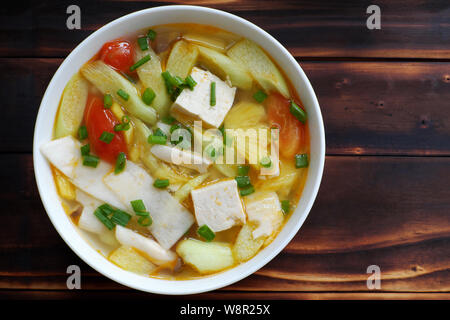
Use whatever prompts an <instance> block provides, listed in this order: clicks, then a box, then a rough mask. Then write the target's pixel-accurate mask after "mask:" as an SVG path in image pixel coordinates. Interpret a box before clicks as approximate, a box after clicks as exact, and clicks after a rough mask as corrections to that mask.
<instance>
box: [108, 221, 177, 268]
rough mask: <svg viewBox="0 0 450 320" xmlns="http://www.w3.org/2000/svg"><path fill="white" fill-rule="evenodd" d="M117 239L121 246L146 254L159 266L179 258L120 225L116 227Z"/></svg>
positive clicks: (152, 241) (150, 240)
mask: <svg viewBox="0 0 450 320" xmlns="http://www.w3.org/2000/svg"><path fill="white" fill-rule="evenodd" d="M116 239H117V241H119V242H120V244H121V245H123V246H129V247H133V248H135V249H137V250H138V251H139V252H141V253H143V254H145V256H146V257H147V258H148V259H149V260H150V261H152V262H153V263H155V264H157V265H164V264H168V263H171V262H174V261H175V260H176V258H177V256H176V254H175V253H173V252H172V251H169V250H166V249H164V248H163V247H161V246H160V245H159V244H158V243H157V242H156V241H154V240H152V239H149V238H147V237H144V236H142V235H140V234H138V233H136V232H134V231H133V230H130V229H127V228H124V227H122V226H119V225H118V226H116Z"/></svg>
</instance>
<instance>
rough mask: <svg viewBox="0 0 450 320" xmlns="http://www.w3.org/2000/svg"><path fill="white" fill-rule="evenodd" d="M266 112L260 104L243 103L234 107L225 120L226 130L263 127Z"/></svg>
mask: <svg viewBox="0 0 450 320" xmlns="http://www.w3.org/2000/svg"><path fill="white" fill-rule="evenodd" d="M265 119H266V110H265V109H264V107H263V106H262V105H260V104H257V103H253V102H246V101H242V102H239V103H237V104H236V105H234V106H233V107H232V108H231V110H230V111H229V112H228V114H227V116H226V117H225V120H224V126H225V128H226V129H239V128H242V129H244V128H255V127H262V122H263V121H264V120H265Z"/></svg>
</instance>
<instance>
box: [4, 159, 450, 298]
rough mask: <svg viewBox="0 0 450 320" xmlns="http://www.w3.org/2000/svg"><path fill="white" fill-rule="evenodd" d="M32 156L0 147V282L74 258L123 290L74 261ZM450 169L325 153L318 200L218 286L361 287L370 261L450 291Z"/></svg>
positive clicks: (50, 273) (442, 164) (47, 276)
mask: <svg viewBox="0 0 450 320" xmlns="http://www.w3.org/2000/svg"><path fill="white" fill-rule="evenodd" d="M31 160H32V159H31V156H30V155H27V154H16V155H1V156H0V163H2V167H3V168H8V170H2V171H1V175H2V176H1V181H2V182H1V183H0V202H1V203H3V204H4V214H3V216H4V219H5V221H8V223H7V224H2V225H1V226H0V288H3V289H36V290H39V289H42V288H46V289H52V290H56V289H58V290H59V289H65V279H66V268H67V266H69V265H71V264H77V265H80V266H81V269H82V274H83V288H84V289H86V290H99V289H102V290H109V289H118V290H125V288H124V287H122V286H120V285H118V284H116V283H114V282H112V281H110V280H108V279H106V278H105V277H103V276H100V275H99V274H97V273H96V272H95V271H93V270H92V269H91V268H89V267H88V266H87V265H86V264H84V263H83V262H81V261H80V259H79V258H77V257H76V256H75V254H74V253H72V252H71V250H70V249H69V248H68V247H67V246H66V245H65V244H64V243H63V241H62V240H61V238H60V237H59V235H58V234H57V233H56V232H55V230H54V228H53V227H52V226H51V224H50V222H49V220H48V218H47V217H46V215H45V212H44V210H43V208H42V205H41V203H40V201H39V198H38V194H37V190H36V187H35V184H34V181H33V168H32V163H31ZM449 175H450V158H433V157H429V158H428V157H427V158H422V157H418V158H416V157H335V156H329V157H327V161H326V169H325V175H324V179H323V182H322V187H321V189H320V192H319V196H318V198H317V201H316V204H315V205H314V207H313V209H312V211H311V213H310V215H309V217H308V219H307V220H306V222H305V224H304V226H303V227H302V229H301V230H300V232H299V233H298V234H297V235H296V237H295V238H294V240H293V241H292V242H291V243H290V244H289V245H288V247H287V248H286V249H285V250H284V251H283V252H282V253H281V254H280V255H278V256H277V257H276V258H275V259H274V260H273V261H272V262H270V263H269V264H268V265H267V266H265V267H264V268H262V269H261V270H260V271H258V272H257V273H256V274H254V275H252V276H250V277H248V278H247V279H244V280H242V281H240V282H238V283H236V284H234V285H231V286H230V287H227V288H225V289H223V290H224V291H227V290H233V291H273V292H276V291H283V292H285V291H289V292H297V291H323V292H329V291H333V292H334V291H346V292H348V291H361V292H368V289H367V286H366V280H367V274H366V269H367V267H368V266H369V265H372V264H376V265H379V266H380V268H381V270H382V291H387V292H450V224H449V221H450V203H449V201H448V199H449V198H450V190H449V189H448V188H446V186H447V177H448V176H449ZM12 177H14V179H12ZM412 181H413V182H412ZM336 186H339V188H338V189H337V188H336ZM17 203H20V204H21V205H20V213H21V214H17V209H16V207H17Z"/></svg>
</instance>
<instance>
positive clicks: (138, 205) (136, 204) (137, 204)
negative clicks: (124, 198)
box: [130, 199, 147, 212]
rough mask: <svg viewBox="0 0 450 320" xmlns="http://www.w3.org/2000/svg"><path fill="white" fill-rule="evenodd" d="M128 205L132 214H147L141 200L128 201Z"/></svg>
mask: <svg viewBox="0 0 450 320" xmlns="http://www.w3.org/2000/svg"><path fill="white" fill-rule="evenodd" d="M130 203H131V207H132V208H133V210H134V212H147V209H146V208H145V204H144V201H142V200H141V199H138V200H133V201H130Z"/></svg>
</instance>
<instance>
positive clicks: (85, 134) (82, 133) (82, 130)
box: [78, 126, 88, 140]
mask: <svg viewBox="0 0 450 320" xmlns="http://www.w3.org/2000/svg"><path fill="white" fill-rule="evenodd" d="M87 137H88V132H87V128H86V126H80V128H78V139H80V140H84V139H86V138H87Z"/></svg>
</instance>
